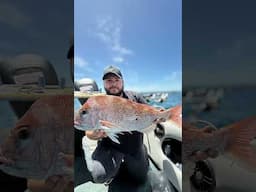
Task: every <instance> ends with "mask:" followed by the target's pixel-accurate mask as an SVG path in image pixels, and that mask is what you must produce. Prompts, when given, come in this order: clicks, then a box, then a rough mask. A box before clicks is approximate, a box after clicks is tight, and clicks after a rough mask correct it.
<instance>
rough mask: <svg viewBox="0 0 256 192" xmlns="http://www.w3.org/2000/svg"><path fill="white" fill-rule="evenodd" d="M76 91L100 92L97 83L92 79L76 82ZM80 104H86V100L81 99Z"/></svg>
mask: <svg viewBox="0 0 256 192" xmlns="http://www.w3.org/2000/svg"><path fill="white" fill-rule="evenodd" d="M75 90H77V91H81V92H89V93H91V92H95V91H99V88H98V85H97V83H96V81H94V80H93V79H90V78H83V79H80V80H78V81H75ZM79 101H80V103H81V104H83V103H85V102H86V99H79Z"/></svg>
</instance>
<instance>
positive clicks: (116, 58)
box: [113, 56, 124, 63]
mask: <svg viewBox="0 0 256 192" xmlns="http://www.w3.org/2000/svg"><path fill="white" fill-rule="evenodd" d="M113 61H114V62H116V63H123V62H124V58H123V57H120V56H117V57H113Z"/></svg>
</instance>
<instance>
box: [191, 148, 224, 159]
mask: <svg viewBox="0 0 256 192" xmlns="http://www.w3.org/2000/svg"><path fill="white" fill-rule="evenodd" d="M218 155H219V154H218V151H217V150H215V149H208V150H207V151H197V152H195V153H193V155H191V156H190V159H191V160H192V161H202V160H206V159H208V158H216V157H218Z"/></svg>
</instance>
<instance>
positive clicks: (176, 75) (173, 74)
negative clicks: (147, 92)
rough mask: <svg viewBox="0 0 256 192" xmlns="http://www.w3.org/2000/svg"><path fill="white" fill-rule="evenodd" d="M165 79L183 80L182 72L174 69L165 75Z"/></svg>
mask: <svg viewBox="0 0 256 192" xmlns="http://www.w3.org/2000/svg"><path fill="white" fill-rule="evenodd" d="M163 79H164V81H174V80H175V81H181V72H179V71H173V72H171V74H170V75H167V76H165V77H164V78H163Z"/></svg>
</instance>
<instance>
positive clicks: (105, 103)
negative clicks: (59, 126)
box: [74, 95, 171, 143]
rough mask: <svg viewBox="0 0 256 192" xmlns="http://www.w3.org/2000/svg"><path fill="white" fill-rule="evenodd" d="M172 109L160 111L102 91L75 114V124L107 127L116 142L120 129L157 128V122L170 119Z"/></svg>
mask: <svg viewBox="0 0 256 192" xmlns="http://www.w3.org/2000/svg"><path fill="white" fill-rule="evenodd" d="M170 115H171V111H170V110H164V111H159V110H158V109H156V108H154V107H151V106H149V105H146V104H140V103H137V102H133V101H131V100H128V99H125V98H121V97H117V96H110V95H103V96H93V97H90V98H89V99H88V100H87V102H86V103H85V104H84V105H83V106H82V108H81V109H80V110H79V112H78V113H77V114H76V116H75V122H74V126H75V128H77V129H80V130H84V131H87V130H104V131H105V132H106V134H107V135H108V136H109V137H110V138H111V139H112V140H113V141H114V142H116V143H119V141H118V139H117V137H118V136H117V133H120V132H131V131H139V132H145V131H148V130H150V128H151V127H152V128H151V129H153V128H154V126H151V125H154V124H155V123H158V122H161V121H165V120H167V119H168V118H169V117H170Z"/></svg>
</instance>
